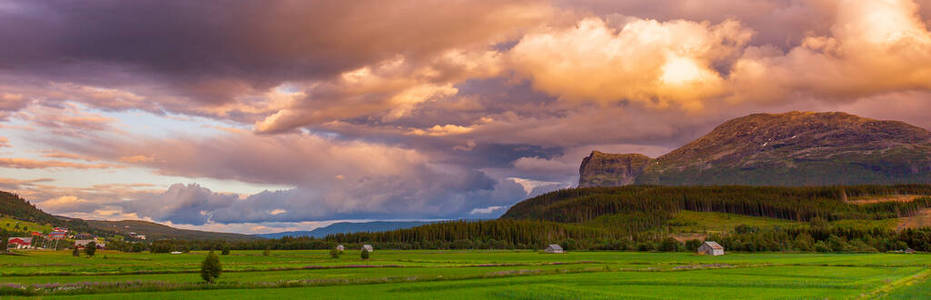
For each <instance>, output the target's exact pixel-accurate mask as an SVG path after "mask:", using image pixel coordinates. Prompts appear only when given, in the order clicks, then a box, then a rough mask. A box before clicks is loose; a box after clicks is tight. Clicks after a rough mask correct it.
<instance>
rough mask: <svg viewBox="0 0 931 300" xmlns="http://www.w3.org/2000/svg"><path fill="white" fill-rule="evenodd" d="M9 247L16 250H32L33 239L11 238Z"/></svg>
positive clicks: (8, 242)
mask: <svg viewBox="0 0 931 300" xmlns="http://www.w3.org/2000/svg"><path fill="white" fill-rule="evenodd" d="M6 244H7V247H10V248H15V249H29V248H32V238H31V237H11V238H9V239H7V243H6Z"/></svg>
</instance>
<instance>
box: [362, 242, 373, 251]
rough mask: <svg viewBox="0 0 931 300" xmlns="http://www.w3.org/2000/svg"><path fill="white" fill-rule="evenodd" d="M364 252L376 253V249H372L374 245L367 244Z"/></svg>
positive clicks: (364, 246)
mask: <svg viewBox="0 0 931 300" xmlns="http://www.w3.org/2000/svg"><path fill="white" fill-rule="evenodd" d="M362 251H368V252H375V248H372V245H369V244H365V245H362Z"/></svg>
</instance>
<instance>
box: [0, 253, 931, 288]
mask: <svg viewBox="0 0 931 300" xmlns="http://www.w3.org/2000/svg"><path fill="white" fill-rule="evenodd" d="M260 253H261V251H234V252H233V255H231V256H221V262H223V264H224V268H225V269H227V270H230V271H232V272H226V273H224V274H223V275H222V276H221V278H220V282H219V284H218V285H217V286H215V287H218V288H221V289H218V290H209V291H197V290H195V291H177V290H175V291H172V290H170V289H171V288H169V290H168V291H160V292H140V293H134V294H120V293H103V294H92V295H78V296H73V297H64V298H67V299H126V298H140V299H141V298H145V299H219V298H221V297H222V298H235V299H249V298H252V299H269V298H280V297H306V295H314V298H315V299H318V298H319V299H336V298H339V299H381V298H386V297H393V298H404V299H436V298H450V299H483V298H503V299H578V298H585V299H600V298H605V299H608V298H611V299H613V298H624V297H635V298H649V297H659V298H664V299H668V298H694V297H697V296H705V297H711V298H741V299H743V298H748V299H759V298H772V297H773V296H775V295H780V296H785V297H790V298H809V299H810V298H819V299H823V298H831V299H837V298H848V297H856V296H859V295H862V294H869V293H872V292H874V291H877V290H882V289H883V288H885V287H890V286H891V287H893V289H890V290H889V292H891V293H890V295H894V294H895V293H906V295H908V294H915V293H918V294H917V295H921V294H920V293H921V292H922V291H923V290H920V289H918V290H915V291H911V290H910V289H915V288H912V286H909V285H906V286H902V287H898V288H896V287H897V286H893V285H894V284H895V283H901V282H903V279H908V278H910V277H911V276H915V275H918V274H921V273H922V272H924V271H926V270H927V266H928V265H929V264H931V255H895V254H777V253H769V254H729V255H726V256H723V257H707V256H696V255H693V254H691V253H637V252H570V253H568V254H564V255H546V254H540V253H536V252H531V251H377V252H376V253H375V255H374V256H373V259H372V260H370V261H361V260H360V259H359V258H358V257H357V256H356V255H355V254H356V253H355V251H351V252H347V253H346V255H344V256H343V257H342V258H340V259H331V258H328V255H327V253H326V251H273V252H272V256H270V257H264V256H261V254H260ZM102 255H107V256H108V258H107V259H103V258H102ZM203 257H204V253H203V252H196V253H192V254H184V255H167V254H160V255H156V254H148V253H140V254H126V253H116V252H111V251H103V252H101V254H100V255H98V257H95V258H92V259H87V258H73V257H70V253H68V252H66V251H60V252H34V253H33V254H30V256H27V257H0V267H2V269H3V270H4V272H6V271H8V270H12V272H15V273H19V274H23V273H22V272H28V271H31V272H36V271H37V270H41V271H46V270H56V271H69V272H86V273H84V274H81V275H73V276H61V275H40V276H9V275H6V276H2V277H0V286H2V285H4V284H3V283H20V284H44V283H55V282H58V283H67V282H159V283H158V284H159V286H163V287H170V286H171V284H181V285H182V286H187V287H189V288H200V285H199V284H198V283H196V282H198V281H199V278H198V277H199V276H198V274H197V273H196V269H197V266H198V262H199V261H200V260H202V259H203ZM556 262H560V263H562V264H558V265H554V264H552V263H556ZM493 264H498V265H493ZM501 264H508V265H501ZM320 265H329V266H343V267H348V268H342V269H318V270H309V269H300V268H301V267H305V266H320ZM356 265H396V266H400V267H395V268H359V267H354V266H356ZM715 265H717V266H719V267H720V266H726V268H717V269H709V268H708V267H714V266H715ZM684 266H690V267H693V268H696V267H697V269H690V268H683V267H684ZM703 266H704V269H702V267H703ZM276 268H278V269H281V268H298V270H277V271H276V270H275V269H276ZM142 269H148V270H153V271H174V272H177V271H181V273H170V274H143V275H138V274H127V275H103V274H104V273H103V272H113V271H119V270H122V271H123V272H129V271H138V270H142ZM253 269H257V270H262V271H250V270H253ZM304 280H310V282H311V284H313V282H316V283H318V284H336V285H335V286H311V287H301V288H279V289H229V287H235V285H236V284H247V285H248V284H252V285H255V284H262V283H273V282H286V281H293V282H305V281H304ZM356 282H358V283H363V282H369V283H370V282H381V283H383V284H357V283H356ZM305 283H306V282H305ZM45 298H48V297H45Z"/></svg>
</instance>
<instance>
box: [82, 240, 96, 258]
mask: <svg viewBox="0 0 931 300" xmlns="http://www.w3.org/2000/svg"><path fill="white" fill-rule="evenodd" d="M84 253H85V254H87V257H94V253H97V243H96V242H90V243H87V245H86V246H84Z"/></svg>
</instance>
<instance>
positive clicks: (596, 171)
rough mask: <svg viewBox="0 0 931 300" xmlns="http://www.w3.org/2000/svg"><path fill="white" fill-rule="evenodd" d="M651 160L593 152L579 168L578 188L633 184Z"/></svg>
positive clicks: (636, 155)
mask: <svg viewBox="0 0 931 300" xmlns="http://www.w3.org/2000/svg"><path fill="white" fill-rule="evenodd" d="M651 160H652V159H651V158H650V157H648V156H646V155H643V154H608V153H602V152H598V151H593V152H592V154H591V155H589V156H588V157H586V158H585V159H583V160H582V166H581V167H579V174H580V177H579V178H580V180H579V186H580V187H588V186H620V185H629V184H633V183H634V182H635V181H636V180H637V177H638V176H640V174H641V173H643V169H644V168H646V166H647V163H649V162H650V161H651Z"/></svg>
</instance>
